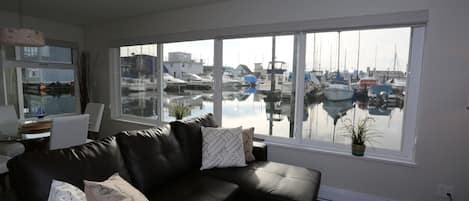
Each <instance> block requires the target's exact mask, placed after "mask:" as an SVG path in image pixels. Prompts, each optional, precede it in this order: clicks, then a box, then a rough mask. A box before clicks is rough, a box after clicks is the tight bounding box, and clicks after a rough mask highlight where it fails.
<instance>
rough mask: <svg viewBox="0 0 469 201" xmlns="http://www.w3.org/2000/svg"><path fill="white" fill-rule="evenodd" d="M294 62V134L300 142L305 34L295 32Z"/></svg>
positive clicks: (303, 93)
mask: <svg viewBox="0 0 469 201" xmlns="http://www.w3.org/2000/svg"><path fill="white" fill-rule="evenodd" d="M294 49H295V55H294V59H295V63H296V66H295V68H296V75H295V76H296V85H295V120H296V121H295V128H294V131H295V132H294V134H295V138H296V140H297V141H298V142H299V143H301V139H303V137H302V130H303V129H302V128H303V121H302V119H303V110H304V97H305V96H304V95H305V92H304V88H305V87H304V85H305V66H306V65H305V62H306V34H305V33H297V34H295V43H294Z"/></svg>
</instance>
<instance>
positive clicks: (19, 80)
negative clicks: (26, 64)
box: [16, 67, 24, 119]
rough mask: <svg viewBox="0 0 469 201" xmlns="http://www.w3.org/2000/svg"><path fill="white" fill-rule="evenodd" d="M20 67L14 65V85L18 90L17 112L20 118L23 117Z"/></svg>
mask: <svg viewBox="0 0 469 201" xmlns="http://www.w3.org/2000/svg"><path fill="white" fill-rule="evenodd" d="M22 73H23V72H22V71H21V67H16V87H17V90H18V112H19V117H20V119H24V94H23V75H22Z"/></svg>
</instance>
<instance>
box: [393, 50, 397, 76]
mask: <svg viewBox="0 0 469 201" xmlns="http://www.w3.org/2000/svg"><path fill="white" fill-rule="evenodd" d="M396 66H397V47H396V44H394V64H393V70H394V71H396Z"/></svg>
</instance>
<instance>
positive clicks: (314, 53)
mask: <svg viewBox="0 0 469 201" xmlns="http://www.w3.org/2000/svg"><path fill="white" fill-rule="evenodd" d="M313 41H314V43H313V68H312V69H311V71H313V72H314V67H316V63H317V61H316V59H317V58H316V55H317V54H316V33H314V34H313Z"/></svg>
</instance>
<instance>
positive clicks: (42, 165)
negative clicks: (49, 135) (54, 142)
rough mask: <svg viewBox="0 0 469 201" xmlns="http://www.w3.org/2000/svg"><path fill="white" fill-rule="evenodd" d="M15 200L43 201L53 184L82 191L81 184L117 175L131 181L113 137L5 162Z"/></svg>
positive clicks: (82, 185)
mask: <svg viewBox="0 0 469 201" xmlns="http://www.w3.org/2000/svg"><path fill="white" fill-rule="evenodd" d="M8 169H9V170H10V178H11V179H10V181H11V184H12V186H13V189H14V190H15V191H16V194H17V198H18V200H22V201H45V200H47V198H48V195H49V191H50V186H51V183H52V180H53V179H55V180H59V181H64V182H67V183H70V184H72V185H74V186H76V187H78V188H80V189H82V190H83V188H84V183H83V180H90V181H104V180H106V179H107V178H108V177H110V176H111V175H113V174H114V173H116V172H118V173H119V175H121V176H122V177H123V178H124V179H126V180H128V181H130V179H129V176H128V172H127V170H126V168H125V164H124V161H123V159H122V157H121V154H120V151H119V147H118V145H117V142H116V139H115V137H108V138H105V139H102V140H99V141H94V142H90V143H87V144H84V145H80V146H75V147H71V148H67V149H59V150H53V151H43V152H40V151H37V152H26V153H24V154H22V155H20V156H17V157H15V158H13V159H11V160H10V161H8Z"/></svg>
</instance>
